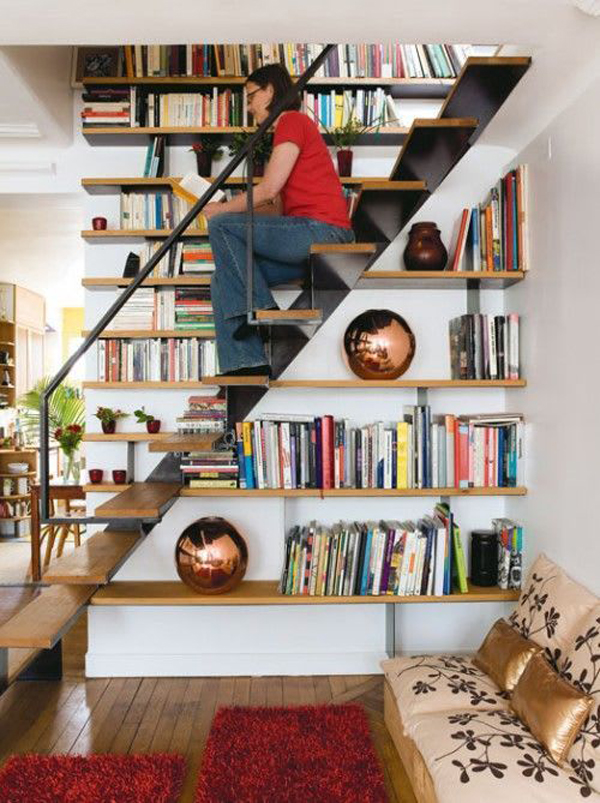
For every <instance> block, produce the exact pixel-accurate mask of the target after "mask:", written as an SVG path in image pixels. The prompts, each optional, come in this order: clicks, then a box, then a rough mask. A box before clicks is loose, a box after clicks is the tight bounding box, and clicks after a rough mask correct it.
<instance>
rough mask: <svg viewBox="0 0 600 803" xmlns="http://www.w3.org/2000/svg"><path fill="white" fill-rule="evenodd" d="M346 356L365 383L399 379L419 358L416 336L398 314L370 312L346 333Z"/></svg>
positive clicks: (363, 315)
mask: <svg viewBox="0 0 600 803" xmlns="http://www.w3.org/2000/svg"><path fill="white" fill-rule="evenodd" d="M343 356H344V361H345V362H346V365H347V366H348V368H350V370H351V371H353V372H354V373H355V374H356V375H357V376H359V377H360V378H361V379H397V378H398V377H399V376H402V374H403V373H404V372H405V371H406V370H408V367H409V365H410V364H411V362H412V358H413V357H414V356H415V336H414V335H413V333H412V331H411V328H410V326H409V325H408V324H407V323H406V321H405V320H404V318H403V317H402V316H401V315H398V313H396V312H392V311H391V310H389V309H370V310H367V311H366V312H363V313H362V314H361V315H359V316H358V317H357V318H355V319H354V320H353V321H352V323H351V324H350V326H348V328H347V329H346V332H345V334H344V352H343Z"/></svg>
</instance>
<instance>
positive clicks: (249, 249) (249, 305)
mask: <svg viewBox="0 0 600 803" xmlns="http://www.w3.org/2000/svg"><path fill="white" fill-rule="evenodd" d="M246 164H247V165H248V187H247V194H246V199H247V206H246V318H247V320H248V323H250V322H251V321H252V317H253V313H254V150H253V149H252V148H251V149H250V152H249V153H248V158H247V159H246Z"/></svg>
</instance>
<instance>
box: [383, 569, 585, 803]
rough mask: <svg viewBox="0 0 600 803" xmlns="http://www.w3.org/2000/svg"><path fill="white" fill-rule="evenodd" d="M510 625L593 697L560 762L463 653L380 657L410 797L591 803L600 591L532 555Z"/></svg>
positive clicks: (388, 715) (453, 802)
mask: <svg viewBox="0 0 600 803" xmlns="http://www.w3.org/2000/svg"><path fill="white" fill-rule="evenodd" d="M508 621H509V622H510V624H511V625H512V626H513V627H514V628H516V629H517V630H519V631H520V632H521V633H522V635H524V636H525V637H526V638H529V639H531V640H532V641H535V642H536V643H537V644H539V645H540V646H541V647H543V649H544V654H545V657H546V658H547V659H548V661H549V662H550V663H551V665H552V666H553V667H554V669H555V670H556V671H557V672H558V673H559V675H561V676H562V677H564V678H565V679H566V680H568V681H569V682H570V683H572V684H573V685H574V686H576V687H578V688H579V689H580V690H581V691H583V692H585V693H586V694H589V695H591V696H592V697H593V699H594V706H593V708H592V711H591V713H590V715H589V717H588V719H587V721H586V722H585V724H584V725H583V727H582V729H581V731H580V733H579V735H578V737H577V739H576V740H575V742H574V744H573V746H572V747H571V750H570V753H569V756H568V759H567V762H565V764H564V766H562V767H559V766H558V765H557V764H556V763H554V761H553V760H552V759H551V758H550V757H549V756H548V755H547V753H546V752H545V751H544V748H543V747H542V745H541V744H539V742H537V741H536V739H535V738H534V737H533V736H532V734H531V733H530V731H529V730H528V729H527V728H526V727H525V725H524V724H523V723H522V722H521V721H520V720H519V718H518V717H517V716H516V715H515V714H514V713H513V712H512V710H511V708H510V695H509V694H508V693H506V692H504V691H502V689H500V688H499V687H498V686H496V684H495V683H494V682H493V681H492V680H491V678H490V677H488V676H487V675H486V674H485V673H484V672H482V671H481V670H479V669H478V668H477V667H476V666H475V665H474V664H473V662H472V660H471V657H470V656H468V655H416V656H414V655H413V656H402V657H397V658H392V659H390V660H387V661H383V663H382V668H383V671H384V673H385V721H386V724H387V727H388V729H389V731H390V734H391V736H392V738H393V740H394V743H395V745H396V748H397V750H398V753H399V754H400V757H401V759H402V762H403V764H404V766H405V768H406V771H407V772H408V774H409V776H410V778H411V781H412V784H413V789H414V792H415V795H416V797H417V800H418V801H419V803H457V801H460V803H482V801H483V803H494V802H495V801H501V802H502V803H504V801H511V803H512V801H514V802H515V803H525V801H527V803H531V802H533V803H537V801H540V803H542V801H556V802H557V803H558V802H559V801H560V803H563V801H587V800H589V801H598V803H600V599H599V598H598V597H597V596H595V595H594V594H592V593H591V592H590V591H588V590H587V589H586V588H584V587H583V586H581V585H580V584H579V583H576V582H575V581H573V580H572V579H570V578H569V577H568V576H567V575H566V574H565V573H564V572H563V571H562V569H560V568H559V567H558V566H557V565H556V564H555V563H552V561H550V560H548V558H546V557H545V556H544V555H541V556H540V557H539V558H538V559H537V560H536V562H535V564H534V565H533V567H532V569H531V571H530V573H529V576H528V578H527V581H526V582H525V584H524V586H523V591H522V593H521V596H520V599H519V602H518V603H517V607H516V609H515V611H514V612H513V613H512V614H511V616H510V617H509V620H508Z"/></svg>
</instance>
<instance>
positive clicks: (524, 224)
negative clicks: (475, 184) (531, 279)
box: [449, 165, 529, 271]
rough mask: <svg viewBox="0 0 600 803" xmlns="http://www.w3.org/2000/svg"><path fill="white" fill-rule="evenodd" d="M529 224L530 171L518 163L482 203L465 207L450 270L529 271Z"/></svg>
mask: <svg viewBox="0 0 600 803" xmlns="http://www.w3.org/2000/svg"><path fill="white" fill-rule="evenodd" d="M528 223H529V214H528V171H527V165H519V166H518V167H517V168H516V169H515V170H511V171H510V172H509V173H507V174H506V175H505V176H503V178H501V179H500V180H499V181H498V183H497V184H496V186H495V187H492V189H491V190H490V192H489V194H488V196H487V198H486V199H485V201H484V202H483V203H482V204H480V205H479V206H476V207H473V208H472V209H463V211H462V215H461V218H460V221H459V224H458V235H457V238H456V246H455V249H454V256H453V258H452V260H451V261H450V263H449V270H458V271H461V270H473V271H481V270H485V271H511V270H522V271H526V270H528V269H529V252H528Z"/></svg>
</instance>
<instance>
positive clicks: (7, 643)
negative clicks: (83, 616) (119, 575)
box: [0, 585, 96, 649]
mask: <svg viewBox="0 0 600 803" xmlns="http://www.w3.org/2000/svg"><path fill="white" fill-rule="evenodd" d="M95 590H96V586H95V585H78V586H66V585H56V586H48V587H47V588H43V589H42V590H41V591H40V593H39V594H38V595H37V596H36V597H35V598H34V599H33V600H31V602H29V603H28V604H27V605H25V607H24V608H22V609H21V610H20V611H18V613H16V614H15V615H14V616H12V617H11V618H10V619H9V620H8V621H7V622H5V623H4V624H3V625H2V626H0V647H37V648H38V649H50V648H51V647H53V646H54V645H55V644H56V642H57V641H58V640H59V639H60V637H61V636H62V634H63V632H64V631H65V629H66V628H68V626H69V625H70V624H71V622H72V620H73V619H74V618H75V617H76V616H77V614H78V613H79V612H80V611H81V609H82V608H83V606H84V605H86V604H87V602H88V600H89V598H90V597H91V596H92V594H93V593H94V591H95Z"/></svg>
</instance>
